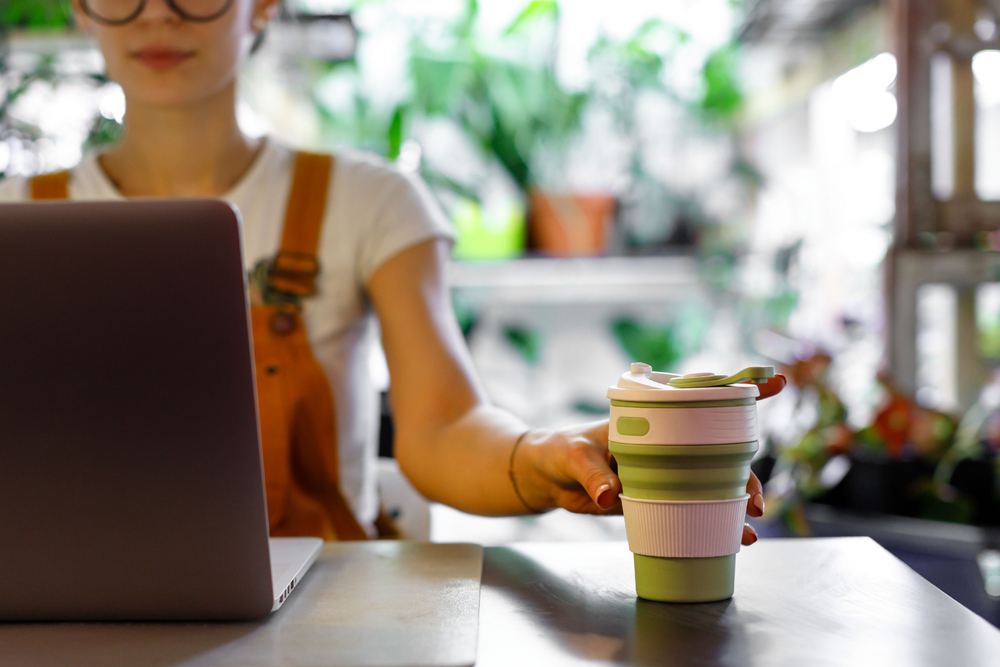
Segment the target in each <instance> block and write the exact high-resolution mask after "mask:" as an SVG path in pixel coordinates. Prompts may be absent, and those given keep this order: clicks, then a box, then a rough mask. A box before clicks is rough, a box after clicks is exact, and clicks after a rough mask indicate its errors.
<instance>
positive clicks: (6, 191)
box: [0, 176, 28, 203]
mask: <svg viewBox="0 0 1000 667" xmlns="http://www.w3.org/2000/svg"><path fill="white" fill-rule="evenodd" d="M27 200H28V179H26V178H23V177H20V176H18V177H14V178H5V179H3V180H0V202H5V203H13V202H22V201H27Z"/></svg>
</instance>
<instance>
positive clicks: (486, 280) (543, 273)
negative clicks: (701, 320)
mask: <svg viewBox="0 0 1000 667" xmlns="http://www.w3.org/2000/svg"><path fill="white" fill-rule="evenodd" d="M697 268H698V267H697V261H696V260H695V258H693V257H689V256H672V257H587V258H573V259H551V258H544V259H517V260H512V261H508V262H496V263H472V262H460V261H454V262H452V263H451V268H450V276H449V278H450V279H449V284H450V285H451V287H452V289H453V290H455V291H457V292H460V293H461V294H462V295H463V296H464V297H467V298H471V299H477V300H478V299H482V300H484V301H485V300H489V301H490V302H506V303H548V302H558V303H566V302H577V303H609V302H633V303H634V302H644V301H650V302H654V301H656V302H662V301H672V300H675V299H677V298H679V297H682V296H694V295H701V294H703V293H704V292H705V287H704V285H703V284H702V282H701V281H700V279H699V278H698V272H697Z"/></svg>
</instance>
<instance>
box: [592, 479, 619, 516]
mask: <svg viewBox="0 0 1000 667" xmlns="http://www.w3.org/2000/svg"><path fill="white" fill-rule="evenodd" d="M617 495H618V494H617V493H615V492H614V490H613V489H612V488H611V485H610V484H602V485H601V486H600V488H598V489H597V505H598V507H600V508H601V509H602V510H606V509H611V508H612V507H614V505H615V502H616V500H617Z"/></svg>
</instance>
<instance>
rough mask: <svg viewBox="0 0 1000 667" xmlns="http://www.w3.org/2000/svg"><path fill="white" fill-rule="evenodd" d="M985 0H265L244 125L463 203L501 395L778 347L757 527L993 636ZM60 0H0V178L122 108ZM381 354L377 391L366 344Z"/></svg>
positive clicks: (585, 412) (998, 551) (584, 386)
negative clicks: (923, 580)
mask: <svg viewBox="0 0 1000 667" xmlns="http://www.w3.org/2000/svg"><path fill="white" fill-rule="evenodd" d="M998 19H1000V2H998V1H997V0H983V1H982V2H977V1H975V0H908V1H907V0H896V1H894V2H878V1H877V0H619V1H618V2H615V3H606V2H597V1H596V0H572V1H565V2H557V1H546V0H531V1H527V2H526V1H523V0H520V1H519V0H478V2H477V1H476V0H356V1H353V2H350V1H346V0H285V3H284V6H283V9H282V13H281V16H280V18H279V20H278V21H276V22H275V23H274V24H273V25H272V26H271V27H270V28H269V30H268V32H267V33H266V35H265V37H264V39H263V40H262V41H261V42H260V43H259V44H257V45H256V48H255V52H254V54H253V56H252V57H251V59H250V61H249V62H248V64H247V67H246V71H245V72H244V74H243V77H242V83H241V100H240V106H239V118H240V123H241V126H242V127H243V129H244V131H245V132H246V133H248V134H251V135H264V134H269V135H271V136H275V137H277V138H279V139H280V140H282V141H284V142H287V143H290V144H293V145H295V146H302V147H313V148H321V149H333V148H336V147H338V146H351V147H356V148H360V149H364V150H368V151H372V152H375V153H378V154H380V155H382V156H384V157H385V158H386V159H387V160H390V161H393V162H395V163H396V165H397V166H398V168H399V169H402V170H405V171H414V172H419V173H420V174H421V175H422V177H423V178H424V179H425V180H426V181H427V182H428V183H429V184H430V186H431V187H432V189H433V191H434V192H435V194H436V195H437V198H438V200H439V201H440V204H441V206H442V208H443V209H444V211H445V212H446V213H447V215H448V217H449V218H450V220H451V221H452V223H453V225H454V228H455V231H456V234H457V239H458V241H457V244H456V245H455V248H454V255H453V259H454V261H453V264H452V267H451V285H452V292H453V299H454V306H455V311H456V315H457V316H458V319H459V322H460V323H461V325H462V328H463V331H464V332H465V335H466V337H467V340H468V343H469V347H470V349H471V351H472V355H473V358H474V361H475V363H476V366H477V367H478V369H479V372H480V374H481V376H482V378H483V380H484V383H485V385H486V387H487V389H488V391H489V393H490V395H491V397H492V399H493V400H494V401H495V402H496V403H497V404H499V405H501V406H503V407H505V408H507V409H509V410H510V411H512V412H514V413H515V414H517V415H519V416H521V417H522V418H523V419H525V420H526V421H527V422H528V423H529V424H532V425H535V426H561V425H566V424H571V423H574V422H580V421H587V420H593V419H600V418H603V417H605V416H606V415H607V411H608V401H607V399H606V397H605V393H606V391H607V388H608V386H609V385H611V384H613V383H615V382H616V381H617V378H618V376H619V375H620V374H621V373H623V372H625V371H627V370H628V365H629V362H631V361H644V362H646V363H649V364H651V365H652V366H653V367H654V368H655V369H657V370H664V371H671V372H678V373H687V372H695V371H713V372H724V373H731V372H735V371H736V370H738V369H739V368H742V367H743V366H747V365H760V364H765V363H770V364H774V365H775V366H777V367H779V372H783V373H785V374H786V375H787V376H788V377H789V379H790V385H789V387H788V388H787V389H786V390H785V391H784V392H783V393H782V394H781V395H779V396H778V397H776V398H774V399H771V400H769V401H766V402H763V403H761V404H760V406H759V408H760V410H759V411H760V418H761V427H762V436H763V439H762V441H761V451H760V454H759V455H758V457H757V459H756V460H755V462H754V469H755V470H756V472H757V474H758V475H759V476H760V478H761V479H762V480H763V481H764V482H765V485H766V486H765V489H766V498H767V506H768V513H767V514H768V516H767V518H766V519H765V520H762V521H760V522H757V524H756V525H757V527H758V530H759V532H760V533H761V534H763V535H770V536H778V535H782V536H796V535H871V536H873V537H874V538H875V539H877V540H879V542H880V543H882V544H883V545H884V546H886V547H887V548H889V549H890V550H892V551H893V552H894V553H895V554H896V555H897V556H899V557H900V558H902V559H903V560H904V561H906V562H907V563H908V564H910V565H911V566H913V567H914V568H915V569H917V571H918V572H920V573H921V574H923V575H924V576H926V577H927V578H929V579H930V580H931V581H932V582H933V583H935V584H937V585H938V586H940V587H941V588H942V589H944V590H945V591H946V592H948V593H949V594H950V595H952V596H953V597H955V598H956V599H958V600H959V601H961V602H962V603H964V604H966V605H967V606H968V607H970V608H971V609H973V610H974V611H976V612H977V613H979V614H981V615H983V616H984V617H985V618H987V619H988V620H990V621H991V622H993V623H995V624H1000V475H998V465H1000V463H998V461H1000V459H998V456H997V453H998V450H1000V379H998V375H997V372H996V371H997V368H998V367H1000V253H998V252H997V251H998V250H1000V36H998V34H997V21H998ZM103 72H104V68H103V63H102V59H101V56H100V54H99V52H98V51H97V50H96V49H95V47H94V46H93V45H92V43H91V42H90V41H89V40H88V39H87V38H86V36H84V35H82V34H80V33H78V32H76V31H75V30H74V29H73V25H72V16H71V13H70V11H69V3H68V2H62V1H58V0H44V1H43V0H0V178H2V177H9V176H16V175H30V174H35V173H41V172H46V171H53V170H58V169H64V168H67V167H71V166H73V165H75V164H76V163H77V162H78V161H79V160H80V158H81V156H82V154H83V152H84V151H88V150H98V149H100V147H101V146H104V145H107V144H109V143H112V142H114V141H115V140H116V138H117V137H118V136H120V133H121V128H122V125H121V124H122V121H123V119H124V118H125V115H126V114H127V109H126V107H125V98H124V96H123V94H122V92H121V89H120V88H119V87H118V86H117V84H115V83H114V82H112V81H109V80H108V79H107V78H106V77H105V76H104V73H103ZM371 368H372V373H374V374H375V375H376V376H377V377H378V378H380V381H381V383H382V386H383V387H386V388H387V387H388V383H389V376H388V371H387V369H386V367H385V361H384V358H382V357H380V356H376V357H375V358H373V359H372V360H371ZM391 445H392V422H391V407H390V406H389V405H388V402H387V401H385V406H384V418H383V433H382V446H381V453H382V455H383V457H384V459H383V462H382V466H383V469H384V470H383V476H382V488H383V494H384V496H385V498H386V504H387V505H388V506H389V507H390V508H391V509H392V510H393V512H394V513H395V514H396V516H397V519H398V521H399V522H400V523H401V525H402V526H403V527H404V530H405V531H406V532H407V534H408V535H410V536H413V537H416V538H423V539H427V538H430V539H434V540H438V541H450V540H453V541H469V540H472V541H478V542H481V543H483V544H498V543H503V542H506V541H511V540H601V539H617V540H621V539H624V536H625V532H624V523H623V522H622V520H621V518H620V517H619V518H595V517H581V516H572V515H569V514H568V513H565V512H553V513H550V514H547V515H544V516H542V517H530V518H519V519H483V518H476V517H470V516H466V515H462V514H460V513H458V512H455V511H453V510H450V509H448V508H444V507H440V506H428V505H427V504H426V503H424V502H423V501H422V499H420V498H419V497H417V496H416V495H415V493H414V492H413V491H412V489H410V488H409V487H408V485H407V484H406V483H405V480H403V479H402V478H401V477H400V476H399V475H398V472H397V471H396V470H395V467H394V464H393V461H392V459H391V456H392V447H391Z"/></svg>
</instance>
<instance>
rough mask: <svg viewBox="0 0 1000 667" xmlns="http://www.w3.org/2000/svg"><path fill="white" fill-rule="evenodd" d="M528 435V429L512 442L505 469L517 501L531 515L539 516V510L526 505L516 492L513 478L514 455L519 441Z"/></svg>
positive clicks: (518, 492)
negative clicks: (512, 445)
mask: <svg viewBox="0 0 1000 667" xmlns="http://www.w3.org/2000/svg"><path fill="white" fill-rule="evenodd" d="M529 433H531V429H528V430H527V431H525V432H524V433H522V434H521V435H519V436H517V440H515V441H514V448H513V449H512V450H510V466H508V468H507V475H508V476H509V477H510V484H511V486H513V487H514V494H515V495H516V496H517V499H518V500H520V501H521V504H522V505H524V506H525V507H527V508H528V511H529V512H531V513H532V514H541V511H540V510H536V509H535V508H534V507H532V506H531V505H529V504H528V501H526V500H525V499H524V496H522V495H521V492H520V490H518V488H517V480H516V479H515V478H514V455H515V454H517V448H518V446H519V445H520V444H521V441H522V440H524V436H526V435H528V434H529Z"/></svg>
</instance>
